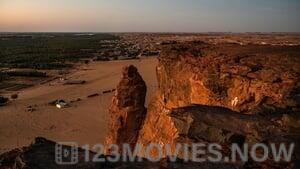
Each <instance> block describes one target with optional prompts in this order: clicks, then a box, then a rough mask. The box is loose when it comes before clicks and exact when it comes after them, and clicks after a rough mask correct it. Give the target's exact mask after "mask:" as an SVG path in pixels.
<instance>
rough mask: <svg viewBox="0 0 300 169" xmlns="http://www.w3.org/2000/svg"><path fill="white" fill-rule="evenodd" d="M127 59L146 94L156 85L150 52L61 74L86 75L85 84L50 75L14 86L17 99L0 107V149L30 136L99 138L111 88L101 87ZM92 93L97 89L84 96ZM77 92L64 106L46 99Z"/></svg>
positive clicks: (17, 144) (22, 142) (111, 81)
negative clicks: (26, 85)
mask: <svg viewBox="0 0 300 169" xmlns="http://www.w3.org/2000/svg"><path fill="white" fill-rule="evenodd" d="M129 64H133V65H135V66H136V67H138V69H139V72H140V73H141V75H142V76H143V78H144V80H145V81H146V83H147V86H148V91H149V92H148V96H147V100H149V98H151V94H153V92H151V91H154V90H155V87H156V75H155V66H156V64H157V61H156V58H145V59H142V60H140V61H139V60H127V61H112V62H93V63H91V64H89V65H83V66H80V67H79V68H78V69H77V70H75V71H74V72H73V73H70V74H69V75H68V76H67V78H68V79H72V80H86V84H83V85H63V83H62V82H61V81H59V80H55V81H52V82H49V83H46V84H43V85H38V86H35V87H32V88H28V89H25V90H23V91H20V93H19V99H18V100H16V101H14V102H12V103H11V104H9V105H8V106H5V107H0V153H1V152H5V151H8V150H10V149H12V148H15V147H20V146H23V145H28V144H29V143H31V142H32V141H33V139H34V138H35V137H36V136H43V137H47V138H49V139H52V140H55V141H75V142H78V143H79V144H96V143H103V141H104V137H105V133H106V128H107V126H106V125H107V122H108V119H109V115H108V112H107V110H108V107H109V104H110V100H111V97H112V93H108V94H102V91H104V90H110V89H113V88H115V86H116V85H117V83H118V81H119V79H120V76H121V70H122V67H123V66H125V65H129ZM94 93H101V94H100V96H97V97H92V98H87V96H88V95H91V94H94ZM78 98H80V99H81V100H80V101H77V102H74V103H71V107H69V108H65V109H57V108H56V107H55V106H50V105H49V104H48V103H49V102H50V101H53V100H55V99H64V100H67V101H71V100H77V99H78ZM28 106H36V111H33V112H28V111H26V108H27V107H28Z"/></svg>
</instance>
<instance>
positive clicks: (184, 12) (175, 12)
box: [0, 0, 300, 32]
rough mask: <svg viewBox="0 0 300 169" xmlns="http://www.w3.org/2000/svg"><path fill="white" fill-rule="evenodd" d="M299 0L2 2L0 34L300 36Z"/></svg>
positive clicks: (64, 0)
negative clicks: (269, 33)
mask: <svg viewBox="0 0 300 169" xmlns="http://www.w3.org/2000/svg"><path fill="white" fill-rule="evenodd" d="M299 18H300V0H0V32H1V31H2V32H3V31H10V32H18V31H23V32H26V31H40V32H41V31H42V32H45V31H46V32H49V31H50V32H57V31H59V32H68V31H73V32H74V31H75V32H76V31H77V32H82V31H85V32H171V31H172V32H208V31H222V32H224V31H226V32H227V31H232V32H253V31H254V32H255V31H261V32H278V31H279V32H300V19H299Z"/></svg>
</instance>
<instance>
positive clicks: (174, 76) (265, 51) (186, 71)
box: [157, 43, 300, 114]
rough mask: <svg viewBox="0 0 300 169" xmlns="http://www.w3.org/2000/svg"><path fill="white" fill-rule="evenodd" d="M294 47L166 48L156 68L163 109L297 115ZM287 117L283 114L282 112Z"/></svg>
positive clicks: (298, 64)
mask: <svg viewBox="0 0 300 169" xmlns="http://www.w3.org/2000/svg"><path fill="white" fill-rule="evenodd" d="M299 50H300V47H299V46H295V47H287V46H284V47H282V46H264V45H247V46H240V45H233V44H221V45H210V44H205V43H200V44H198V43H197V44H193V43H185V44H177V45H168V46H165V48H164V49H163V50H162V52H161V55H160V57H159V65H158V67H157V76H158V83H159V92H160V96H161V99H162V100H164V101H165V105H166V107H167V108H174V107H182V106H188V105H190V104H203V105H214V106H222V107H227V108H230V109H233V110H236V111H239V112H241V113H247V114H255V113H257V112H255V109H256V108H259V107H264V108H266V109H268V111H269V112H270V113H272V111H273V110H275V109H276V111H277V112H278V110H282V109H285V111H296V109H297V110H299V104H300V102H299V90H300V84H299V73H300V70H299V69H300V58H299V56H298V55H299V53H300V52H299ZM285 113H287V112H285Z"/></svg>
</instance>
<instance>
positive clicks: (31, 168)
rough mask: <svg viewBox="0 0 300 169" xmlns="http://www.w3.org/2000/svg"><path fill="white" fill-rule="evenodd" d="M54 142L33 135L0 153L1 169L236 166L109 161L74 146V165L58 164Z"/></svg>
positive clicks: (225, 166) (227, 167)
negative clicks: (29, 140)
mask: <svg viewBox="0 0 300 169" xmlns="http://www.w3.org/2000/svg"><path fill="white" fill-rule="evenodd" d="M56 144H57V143H55V142H53V141H50V140H47V139H45V138H36V139H35V143H33V144H31V145H30V146H28V147H23V148H21V149H15V150H12V151H10V152H7V153H4V154H2V155H0V168H1V169H166V168H174V169H175V168H187V169H198V168H200V169H236V168H237V167H235V166H234V165H232V164H223V163H192V162H190V163H184V162H182V161H179V160H178V161H177V162H169V161H168V160H165V159H163V160H162V161H160V162H157V163H153V162H150V161H147V160H146V159H142V161H141V162H122V161H118V162H109V161H108V158H109V157H112V156H105V155H99V154H97V155H96V153H93V152H91V151H86V150H84V149H81V148H77V147H76V148H77V149H78V162H77V163H76V164H58V163H57V162H56V160H55V146H56ZM61 146H62V147H63V148H64V149H69V150H70V149H71V148H75V147H70V146H67V145H61ZM86 152H88V154H89V157H91V158H90V159H91V160H90V161H92V158H93V157H94V156H96V157H98V158H101V159H104V162H87V161H85V160H84V159H85V157H86Z"/></svg>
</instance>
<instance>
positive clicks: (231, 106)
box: [138, 42, 300, 168]
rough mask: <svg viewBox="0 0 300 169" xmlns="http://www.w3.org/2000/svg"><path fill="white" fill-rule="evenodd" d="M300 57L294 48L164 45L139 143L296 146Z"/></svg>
mask: <svg viewBox="0 0 300 169" xmlns="http://www.w3.org/2000/svg"><path fill="white" fill-rule="evenodd" d="M299 55H300V48H299V47H298V46H297V47H280V46H264V45H248V46H240V45H232V44H220V45H210V44H205V43H202V42H197V43H195V42H193V43H184V44H173V45H168V46H165V47H164V48H163V50H162V52H161V55H160V57H159V58H158V59H159V65H158V66H157V78H158V84H159V89H158V91H157V94H156V97H155V98H154V99H153V100H152V102H151V103H150V105H149V106H148V111H147V116H146V119H145V122H144V125H143V128H142V130H141V131H140V133H139V139H138V143H140V144H144V145H147V144H150V143H158V144H160V145H161V146H165V145H166V144H171V145H172V148H173V149H174V148H175V145H176V144H177V143H186V144H191V143H197V142H206V143H207V142H208V143H209V142H217V143H220V144H222V145H224V146H225V147H226V145H229V144H230V143H239V144H243V143H249V144H254V143H261V142H263V143H267V144H269V143H296V145H299V140H300V139H299V138H300V133H299V129H300V128H299V127H300V121H299V119H300V118H299V103H300V102H299V96H300V95H299V94H300V92H299V89H300V85H299V73H300V71H299V68H300V58H299ZM153 154H157V152H155V151H154V152H153ZM295 154H296V155H295V156H294V161H298V160H297V159H299V148H298V149H297V148H296V153H295ZM271 164H273V163H271ZM267 166H268V168H272V167H275V166H272V165H269V164H267ZM283 166H284V167H291V166H290V164H283ZM283 166H281V167H283Z"/></svg>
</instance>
